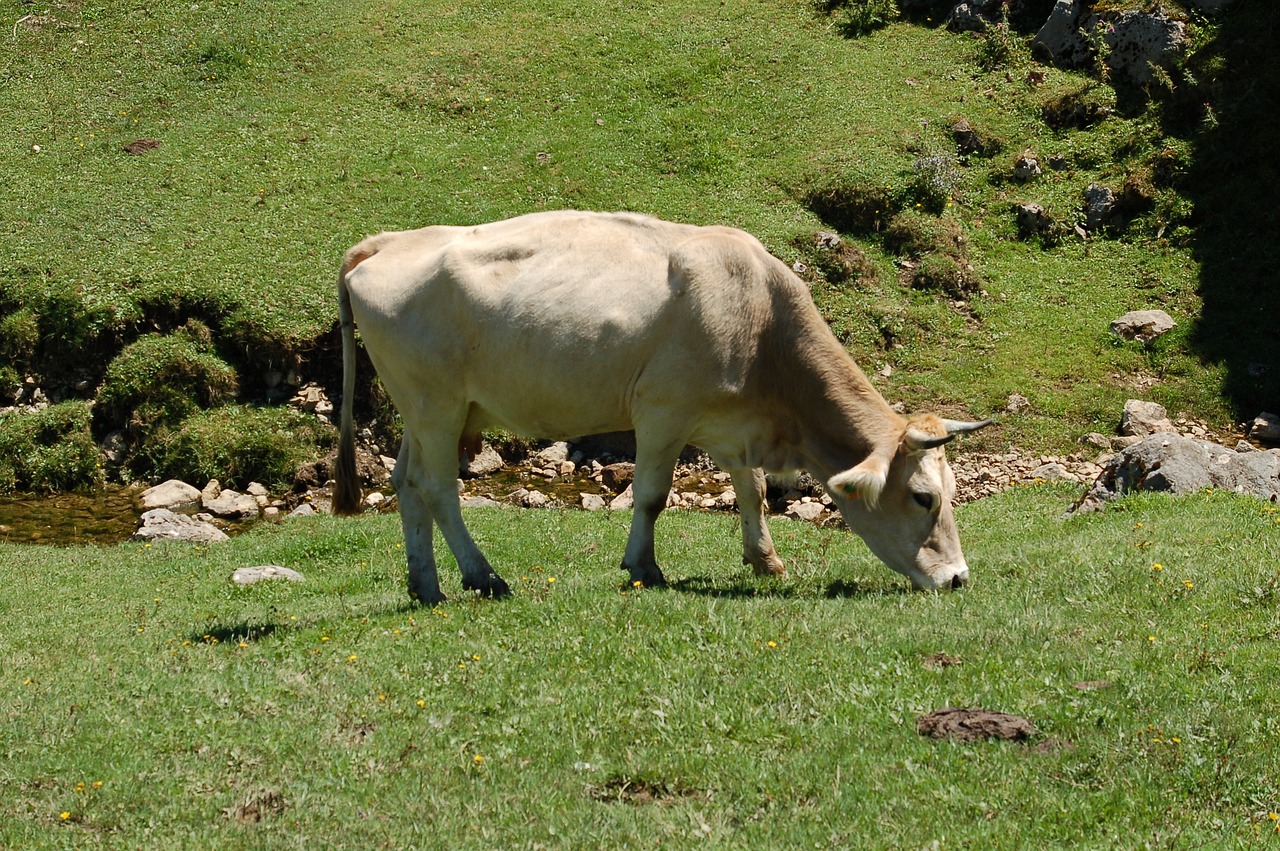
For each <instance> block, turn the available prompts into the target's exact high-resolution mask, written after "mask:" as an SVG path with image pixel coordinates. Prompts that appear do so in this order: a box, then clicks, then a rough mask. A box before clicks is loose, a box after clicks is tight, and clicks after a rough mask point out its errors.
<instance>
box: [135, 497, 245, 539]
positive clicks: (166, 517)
mask: <svg viewBox="0 0 1280 851" xmlns="http://www.w3.org/2000/svg"><path fill="white" fill-rule="evenodd" d="M193 490H194V488H193ZM129 540H131V541H184V542H187V543H193V544H212V543H217V542H218V541H225V540H228V538H227V534H226V533H225V532H223V531H222V530H221V529H219V528H218V527H217V526H214V525H213V524H212V523H208V522H206V521H203V520H197V519H196V518H194V517H189V516H187V515H186V514H175V513H173V512H172V511H170V510H169V509H167V508H153V509H151V510H150V511H145V512H143V514H142V517H141V519H140V520H139V525H138V531H136V532H134V533H133V536H132V537H131V538H130V539H129Z"/></svg>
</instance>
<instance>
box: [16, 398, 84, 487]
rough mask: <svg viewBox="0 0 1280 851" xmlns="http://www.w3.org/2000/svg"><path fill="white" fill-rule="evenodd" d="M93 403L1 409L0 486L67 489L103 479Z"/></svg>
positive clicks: (67, 403)
mask: <svg viewBox="0 0 1280 851" xmlns="http://www.w3.org/2000/svg"><path fill="white" fill-rule="evenodd" d="M90 408H91V406H90V404H89V403H87V402H79V401H77V402H63V403H62V404H61V405H52V406H50V407H48V408H45V409H43V410H40V411H25V410H17V411H11V412H9V413H7V414H3V415H0V492H2V491H12V490H30V491H49V492H54V491H67V490H83V489H87V488H93V487H98V486H101V485H102V467H101V463H100V455H99V452H98V446H97V444H96V443H94V441H93V435H92V434H91V433H90V430H89V423H90V420H91V415H90Z"/></svg>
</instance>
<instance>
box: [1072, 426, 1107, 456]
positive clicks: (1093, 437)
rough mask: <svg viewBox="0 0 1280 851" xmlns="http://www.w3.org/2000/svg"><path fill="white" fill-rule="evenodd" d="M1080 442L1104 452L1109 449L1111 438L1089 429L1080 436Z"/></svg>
mask: <svg viewBox="0 0 1280 851" xmlns="http://www.w3.org/2000/svg"><path fill="white" fill-rule="evenodd" d="M1080 442H1081V443H1083V444H1084V445H1085V446H1092V447H1093V448H1094V449H1101V450H1102V451H1104V452H1105V451H1109V450H1110V449H1111V438H1109V437H1107V436H1106V435H1105V434H1101V433H1099V432H1096V431H1091V432H1089V433H1088V434H1086V435H1085V436H1083V437H1081V438H1080Z"/></svg>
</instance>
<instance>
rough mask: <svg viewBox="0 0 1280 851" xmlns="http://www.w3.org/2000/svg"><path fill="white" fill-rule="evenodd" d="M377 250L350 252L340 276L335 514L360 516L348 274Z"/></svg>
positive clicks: (365, 247) (353, 334) (360, 247)
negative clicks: (339, 403)
mask: <svg viewBox="0 0 1280 851" xmlns="http://www.w3.org/2000/svg"><path fill="white" fill-rule="evenodd" d="M376 252H377V248H376V247H374V246H370V245H368V241H367V240H366V241H365V242H363V243H361V244H360V245H357V246H356V247H355V248H353V249H351V250H350V251H348V252H347V255H346V257H344V258H343V260H342V269H341V271H340V272H339V274H338V324H339V326H340V327H341V330H342V420H341V426H340V431H339V435H338V460H337V464H336V466H335V467H334V471H333V478H334V480H335V481H334V486H333V513H334V514H338V515H352V514H359V513H360V496H361V494H360V479H359V476H358V475H357V474H356V429H355V422H354V417H353V415H352V407H353V405H354V403H355V396H356V325H355V318H354V317H353V316H352V314H351V291H350V289H349V288H348V287H347V275H348V274H349V273H350V272H351V270H352V269H354V268H355V267H356V266H358V265H360V263H361V262H363V261H364V260H367V259H368V258H369V257H372V256H373V255H374V254H375V253H376Z"/></svg>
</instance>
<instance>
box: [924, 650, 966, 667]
mask: <svg viewBox="0 0 1280 851" xmlns="http://www.w3.org/2000/svg"><path fill="white" fill-rule="evenodd" d="M963 664H964V659H961V658H960V657H959V656H952V655H951V654H950V653H930V654H928V655H927V656H925V657H924V666H925V667H926V668H928V669H929V670H930V671H941V670H942V669H943V668H954V667H956V666H957V665H963Z"/></svg>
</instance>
